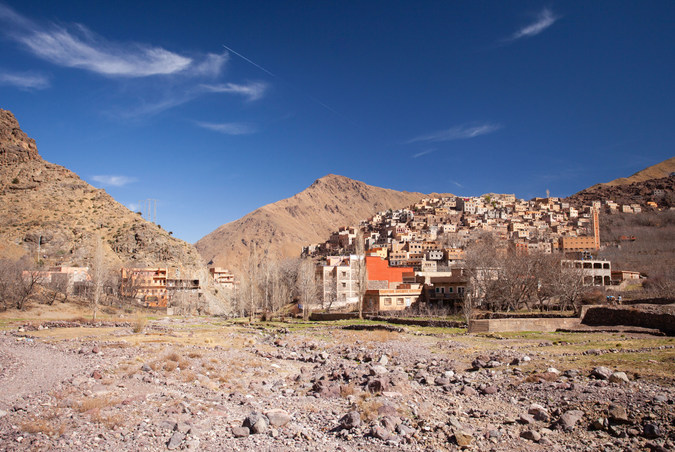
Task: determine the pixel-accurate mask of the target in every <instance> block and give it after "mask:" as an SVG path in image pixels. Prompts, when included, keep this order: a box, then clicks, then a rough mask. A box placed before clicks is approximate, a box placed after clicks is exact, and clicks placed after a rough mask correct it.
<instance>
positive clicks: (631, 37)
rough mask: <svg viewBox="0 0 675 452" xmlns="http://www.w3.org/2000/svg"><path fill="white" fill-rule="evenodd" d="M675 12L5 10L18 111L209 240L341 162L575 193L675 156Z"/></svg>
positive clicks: (187, 233)
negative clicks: (209, 236)
mask: <svg viewBox="0 0 675 452" xmlns="http://www.w3.org/2000/svg"><path fill="white" fill-rule="evenodd" d="M674 23H675V2H673V1H671V0H668V1H650V2H637V1H634V2H627V1H597V2H540V1H521V2H503V1H472V2H447V1H437V2H431V1H430V2H411V1H408V2H402V1H382V2H376V1H365V2H361V1H359V2H357V1H354V2H348V1H342V2H333V1H327V2H309V1H307V2H299V1H298V2H295V1H285V2H267V1H264V2H257V1H246V2H222V3H220V2H190V3H188V2H166V1H162V2H153V1H146V2H137V1H134V2H130V1H117V2H91V1H69V2H47V1H33V0H21V1H3V0H0V108H4V109H9V110H11V111H12V112H14V113H15V115H16V116H17V118H18V119H19V121H20V123H21V126H22V128H23V129H24V130H25V131H26V132H27V133H28V134H29V135H30V136H32V137H34V138H35V139H36V141H37V144H38V149H39V151H40V153H41V154H42V156H43V157H44V158H45V159H46V160H48V161H51V162H53V163H57V164H60V165H63V166H65V167H67V168H69V169H71V170H73V171H75V172H76V173H77V174H79V175H80V176H81V177H82V178H83V179H85V180H87V181H88V182H89V183H91V184H93V185H94V186H97V187H102V188H105V189H106V190H107V191H108V192H109V193H110V194H111V195H112V196H113V197H115V199H117V200H118V201H119V202H121V203H123V204H125V205H127V206H130V207H132V208H134V207H135V205H136V204H137V202H138V200H141V199H147V198H152V199H156V200H157V220H158V223H160V224H161V225H162V227H164V228H165V229H167V230H171V231H173V232H174V234H175V235H176V236H177V237H180V238H182V239H185V240H187V241H189V242H194V241H196V240H198V239H199V238H201V237H202V236H204V235H206V234H207V233H209V232H210V231H212V230H213V229H215V228H216V227H218V226H219V225H221V224H223V223H226V222H229V221H232V220H235V219H237V218H239V217H241V216H243V215H245V214H246V213H248V212H250V211H252V210H254V209H256V208H257V207H260V206H262V205H264V204H267V203H270V202H275V201H277V200H279V199H282V198H286V197H288V196H292V195H293V194H295V193H297V192H299V191H301V190H303V189H304V188H306V187H307V186H308V185H310V184H311V183H312V182H313V181H314V180H315V179H317V178H319V177H322V176H324V175H326V174H329V173H334V174H341V175H344V176H348V177H351V178H354V179H358V180H362V181H364V182H366V183H368V184H371V185H376V186H381V187H386V188H393V189H396V190H408V191H420V192H426V193H429V192H451V193H455V194H459V195H479V194H482V193H487V192H502V193H515V194H516V195H517V196H519V197H523V198H531V197H534V196H544V194H545V192H546V190H547V189H549V190H550V191H551V194H552V195H554V196H567V195H570V194H572V193H575V192H576V191H578V190H581V189H583V188H586V187H588V186H590V185H592V184H595V183H597V182H606V181H609V180H611V179H615V178H617V177H622V176H627V175H630V174H632V173H634V172H636V171H638V170H641V169H643V168H645V167H647V166H649V165H653V164H655V163H658V162H660V161H662V160H665V159H667V158H669V157H672V156H673V155H674V152H673V148H674V144H675V127H673V126H674V125H675V89H674V87H673V86H674V85H673V80H675V27H674V26H673V24H674Z"/></svg>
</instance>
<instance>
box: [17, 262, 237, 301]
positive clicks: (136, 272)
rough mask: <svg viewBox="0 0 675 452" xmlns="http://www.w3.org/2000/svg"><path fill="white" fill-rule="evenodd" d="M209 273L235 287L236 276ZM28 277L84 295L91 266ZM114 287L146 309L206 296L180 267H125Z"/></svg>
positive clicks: (218, 281) (224, 271)
mask: <svg viewBox="0 0 675 452" xmlns="http://www.w3.org/2000/svg"><path fill="white" fill-rule="evenodd" d="M209 273H210V275H211V277H212V278H213V282H214V283H215V284H217V285H218V286H219V287H221V288H224V289H232V288H233V287H234V284H235V279H234V275H233V274H232V272H230V271H229V270H227V269H224V268H219V267H211V268H209ZM29 277H30V278H34V279H36V280H37V281H39V283H40V284H42V285H45V286H51V287H54V288H58V289H59V290H60V291H64V292H65V293H68V294H75V295H85V294H86V293H87V290H88V289H89V288H90V287H91V285H92V278H91V274H90V272H89V268H88V267H68V266H58V267H49V268H46V269H41V270H39V271H37V272H24V278H29ZM112 284H113V285H114V286H117V288H118V290H119V292H118V293H119V295H120V296H121V297H124V298H129V299H134V300H137V301H138V302H140V303H141V304H142V305H144V306H146V307H159V308H167V307H170V306H171V305H175V304H177V303H179V302H180V303H190V302H195V301H199V299H201V298H202V297H203V296H204V292H203V288H202V285H201V283H200V280H199V279H198V278H193V277H189V276H187V275H181V269H179V268H171V267H133V268H127V267H125V268H121V269H120V273H119V278H118V279H117V281H115V282H112ZM112 289H113V288H112V287H111V286H110V284H107V285H106V290H112Z"/></svg>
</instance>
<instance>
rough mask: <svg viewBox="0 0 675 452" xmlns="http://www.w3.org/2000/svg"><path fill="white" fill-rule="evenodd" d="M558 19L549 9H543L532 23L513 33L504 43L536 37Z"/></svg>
mask: <svg viewBox="0 0 675 452" xmlns="http://www.w3.org/2000/svg"><path fill="white" fill-rule="evenodd" d="M558 19H560V16H557V15H555V14H554V13H553V12H552V11H551V10H550V9H548V8H544V9H543V10H541V11H540V12H539V13H538V14H537V16H536V18H535V21H534V22H532V23H531V24H529V25H526V26H524V27H522V28H521V29H520V30H518V31H516V32H515V33H513V34H512V35H511V36H509V37H508V38H507V39H506V41H515V40H517V39H521V38H530V37H532V36H536V35H538V34H539V33H541V32H542V31H544V30H546V29H547V28H548V27H550V26H551V25H553V24H554V23H555V22H556V21H557V20H558Z"/></svg>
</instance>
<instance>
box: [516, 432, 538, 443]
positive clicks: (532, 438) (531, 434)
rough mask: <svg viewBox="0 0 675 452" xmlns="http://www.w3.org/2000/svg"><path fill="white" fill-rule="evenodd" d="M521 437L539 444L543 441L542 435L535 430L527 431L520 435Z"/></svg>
mask: <svg viewBox="0 0 675 452" xmlns="http://www.w3.org/2000/svg"><path fill="white" fill-rule="evenodd" d="M520 437H521V438H525V439H527V440H530V441H534V442H535V443H538V442H539V441H540V440H541V434H540V433H539V432H537V431H535V430H525V431H524V432H522V433H521V434H520Z"/></svg>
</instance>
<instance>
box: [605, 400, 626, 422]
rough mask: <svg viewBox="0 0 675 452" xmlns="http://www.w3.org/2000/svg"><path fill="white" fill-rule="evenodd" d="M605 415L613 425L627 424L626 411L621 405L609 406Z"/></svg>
mask: <svg viewBox="0 0 675 452" xmlns="http://www.w3.org/2000/svg"><path fill="white" fill-rule="evenodd" d="M607 415H608V417H609V420H610V421H611V422H612V423H613V424H629V423H630V421H629V420H628V413H627V412H626V409H625V408H624V407H622V406H621V405H616V404H614V403H613V404H611V405H610V406H609V408H608V409H607Z"/></svg>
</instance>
